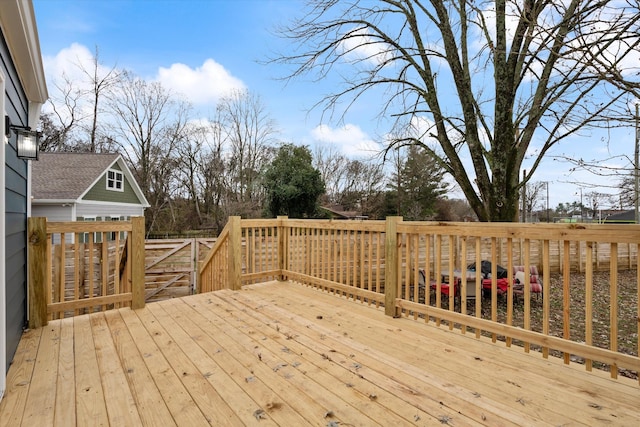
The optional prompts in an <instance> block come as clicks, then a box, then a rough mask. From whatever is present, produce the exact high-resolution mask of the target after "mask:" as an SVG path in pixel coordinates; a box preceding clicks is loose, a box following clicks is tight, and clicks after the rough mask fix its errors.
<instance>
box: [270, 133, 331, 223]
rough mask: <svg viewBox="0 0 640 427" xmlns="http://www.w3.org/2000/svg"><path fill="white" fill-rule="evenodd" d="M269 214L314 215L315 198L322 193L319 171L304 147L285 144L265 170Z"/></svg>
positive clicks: (296, 216)
mask: <svg viewBox="0 0 640 427" xmlns="http://www.w3.org/2000/svg"><path fill="white" fill-rule="evenodd" d="M263 185H264V188H265V190H266V193H267V198H266V207H265V208H266V209H265V210H266V212H267V214H268V215H269V216H272V217H275V216H278V215H288V216H289V217H290V218H305V217H307V218H308V217H313V216H315V215H316V212H317V208H318V199H319V197H320V196H321V195H322V193H324V182H323V181H322V178H321V176H320V172H319V171H318V170H317V169H316V168H314V167H313V165H312V157H311V151H309V149H308V148H307V147H297V146H295V145H293V144H285V145H283V146H282V147H280V149H279V150H278V153H277V155H276V157H275V159H274V160H273V162H271V164H270V165H269V166H268V167H267V169H266V171H265V174H264V182H263Z"/></svg>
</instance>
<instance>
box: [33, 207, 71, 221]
mask: <svg viewBox="0 0 640 427" xmlns="http://www.w3.org/2000/svg"><path fill="white" fill-rule="evenodd" d="M31 216H33V217H39V216H42V217H45V218H47V221H74V220H75V218H73V209H72V208H71V206H60V205H31Z"/></svg>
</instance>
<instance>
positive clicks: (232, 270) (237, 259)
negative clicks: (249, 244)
mask: <svg viewBox="0 0 640 427" xmlns="http://www.w3.org/2000/svg"><path fill="white" fill-rule="evenodd" d="M229 226H230V227H229V254H228V256H229V258H228V260H229V261H228V262H229V287H230V288H231V289H232V290H234V291H236V290H239V289H240V288H241V287H242V222H241V219H240V217H239V216H230V217H229Z"/></svg>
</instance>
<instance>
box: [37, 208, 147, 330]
mask: <svg viewBox="0 0 640 427" xmlns="http://www.w3.org/2000/svg"><path fill="white" fill-rule="evenodd" d="M27 233H28V258H29V278H28V288H29V327H31V328H37V327H40V326H43V325H46V324H47V321H48V320H49V319H57V318H61V317H66V316H69V315H75V314H80V313H86V312H91V311H96V310H106V309H108V308H113V307H120V306H125V305H129V306H131V307H133V308H139V307H143V306H144V218H143V217H135V218H132V219H131V221H104V222H47V220H46V218H29V219H28V230H27ZM96 241H99V243H98V242H96ZM54 242H58V245H57V248H56V250H55V251H54ZM67 242H70V243H67ZM68 253H71V254H73V255H72V256H71V257H67V254H68Z"/></svg>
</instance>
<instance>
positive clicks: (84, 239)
mask: <svg viewBox="0 0 640 427" xmlns="http://www.w3.org/2000/svg"><path fill="white" fill-rule="evenodd" d="M82 221H83V222H84V221H87V222H95V221H96V217H95V216H84V217H82ZM97 240H100V241H102V239H101V233H93V243H100V242H97ZM82 243H89V233H88V232H85V233H82Z"/></svg>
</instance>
